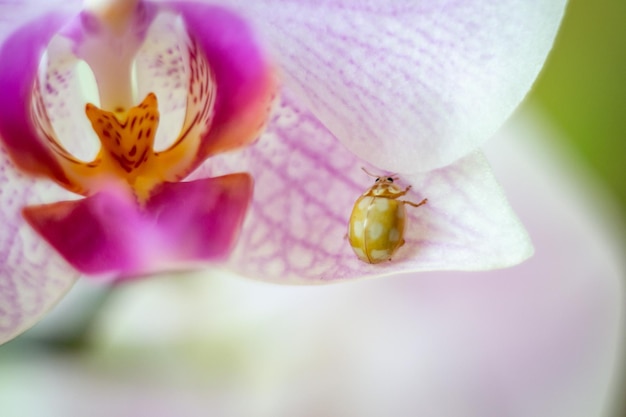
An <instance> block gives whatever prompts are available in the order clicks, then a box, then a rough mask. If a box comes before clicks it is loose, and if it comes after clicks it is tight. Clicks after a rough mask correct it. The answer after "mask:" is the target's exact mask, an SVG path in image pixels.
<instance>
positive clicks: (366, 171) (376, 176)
mask: <svg viewBox="0 0 626 417" xmlns="http://www.w3.org/2000/svg"><path fill="white" fill-rule="evenodd" d="M361 169H362V170H363V172H365V173H366V174H367V175H369V176H370V177H373V178H378V177H380V175H374V174H372V173H371V172H369V171H368V170H367V169H365V167H361Z"/></svg>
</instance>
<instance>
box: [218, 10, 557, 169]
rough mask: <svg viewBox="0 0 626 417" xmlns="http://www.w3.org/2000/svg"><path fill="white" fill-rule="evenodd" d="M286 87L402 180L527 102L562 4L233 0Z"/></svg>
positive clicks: (462, 149)
mask: <svg viewBox="0 0 626 417" xmlns="http://www.w3.org/2000/svg"><path fill="white" fill-rule="evenodd" d="M225 3H228V5H229V6H231V7H234V8H236V10H238V11H239V12H240V13H242V15H243V16H246V17H248V18H249V19H250V20H251V21H254V22H255V23H256V24H257V26H258V31H259V33H262V34H264V35H265V36H267V38H268V40H269V43H270V45H271V46H272V47H273V48H274V49H275V52H276V53H275V55H276V59H277V61H278V63H279V64H280V67H281V69H282V72H283V75H284V81H285V83H286V84H287V85H288V86H289V87H290V88H291V89H293V91H295V92H296V93H298V95H299V96H300V97H301V99H302V100H303V101H302V102H303V104H304V105H305V106H306V107H307V108H309V109H310V110H311V111H312V112H313V114H315V115H316V116H317V117H318V118H319V119H320V120H322V122H323V123H324V124H325V125H326V127H327V128H328V129H329V130H330V131H331V132H333V133H334V134H335V136H337V138H339V140H341V141H342V143H343V144H344V145H346V147H347V148H348V149H349V150H351V151H352V152H354V153H356V154H357V155H358V156H360V157H361V158H363V159H364V160H367V161H368V162H370V163H371V164H373V165H375V166H378V167H380V168H385V169H388V170H390V171H394V172H405V173H410V172H418V171H420V172H422V171H427V170H431V169H434V168H439V167H442V166H446V165H448V164H450V163H451V162H453V161H455V160H456V159H458V158H460V157H462V156H464V155H467V154H468V153H469V152H470V151H472V150H474V149H476V148H477V147H479V146H480V145H481V144H483V143H484V142H485V141H486V140H487V139H488V138H489V137H491V136H492V135H493V134H494V133H495V131H496V130H497V129H498V127H500V125H502V123H503V122H504V121H505V119H506V118H507V117H509V116H510V114H511V113H512V111H513V110H514V109H515V107H516V106H517V105H518V104H519V103H520V101H521V100H522V99H523V97H524V96H525V94H526V93H527V92H528V90H529V88H530V86H531V84H532V82H533V81H534V79H535V77H536V76H537V74H538V72H539V70H540V69H541V66H542V65H543V62H544V60H545V58H546V55H547V53H548V52H549V50H550V48H551V47H552V43H553V40H554V37H555V35H556V31H557V28H558V26H559V23H560V21H561V17H562V15H563V11H564V7H565V3H566V1H565V0H557V1H539V0H530V1H529V0H504V1H502V0H489V1H485V0H469V1H461V2H459V1H440V2H432V1H402V0H396V1H386V2H371V1H349V0H333V1H330V0H329V1H322V2H320V1H312V0H305V1H301V0H297V1H295V0H291V1H285V0H265V1H256V2H250V1H248V0H228V1H227V2H225Z"/></svg>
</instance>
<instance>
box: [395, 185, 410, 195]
mask: <svg viewBox="0 0 626 417" xmlns="http://www.w3.org/2000/svg"><path fill="white" fill-rule="evenodd" d="M411 187H412V186H411V185H409V186H408V187H406V188H405V189H404V191H400V192H399V193H397V194H395V193H394V195H393V198H398V197H402V196H403V195H405V194H406V193H408V192H409V190H410V189H411Z"/></svg>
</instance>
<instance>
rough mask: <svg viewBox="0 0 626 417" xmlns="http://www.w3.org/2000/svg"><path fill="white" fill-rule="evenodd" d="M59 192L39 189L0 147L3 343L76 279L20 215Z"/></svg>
mask: <svg viewBox="0 0 626 417" xmlns="http://www.w3.org/2000/svg"><path fill="white" fill-rule="evenodd" d="M61 194H62V192H60V189H59V188H58V187H56V186H55V185H53V184H50V183H46V184H44V183H41V182H38V184H37V186H35V183H34V181H33V180H31V179H28V178H26V177H24V176H22V175H21V174H19V173H18V172H17V171H16V169H15V167H14V166H13V165H12V164H11V163H10V162H9V160H8V157H7V155H6V153H5V152H4V151H3V150H2V149H0V344H1V343H4V342H6V341H7V340H10V339H12V338H13V337H15V336H16V335H18V334H19V333H21V332H23V331H24V330H26V329H27V328H29V327H31V326H32V325H33V324H35V322H36V321H38V320H39V318H40V317H41V316H43V315H44V314H45V313H46V312H47V311H48V310H49V309H50V308H52V306H53V305H54V304H56V303H57V302H58V301H59V299H60V298H61V297H62V296H63V295H65V293H66V292H67V291H68V290H69V289H70V288H71V286H72V284H73V283H74V281H75V280H76V278H78V273H77V272H76V271H74V270H73V269H72V268H71V267H70V266H69V265H68V264H67V263H66V262H65V261H63V259H61V257H60V256H58V255H57V254H56V252H54V250H53V249H52V248H50V247H49V246H48V245H47V244H46V243H45V242H44V241H43V240H42V239H41V238H40V237H39V236H37V235H36V234H35V232H34V231H33V230H32V229H31V228H30V227H29V226H28V225H27V224H26V222H25V221H24V219H23V218H22V215H21V209H22V207H23V206H24V205H25V204H26V203H28V202H31V203H33V202H34V203H37V202H41V201H42V198H46V197H50V196H56V197H57V198H58V196H59V195H61Z"/></svg>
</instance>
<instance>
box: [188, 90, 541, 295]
mask: <svg viewBox="0 0 626 417" xmlns="http://www.w3.org/2000/svg"><path fill="white" fill-rule="evenodd" d="M283 93H284V94H283V98H282V102H281V104H280V106H278V108H277V109H276V110H275V113H274V116H273V119H272V121H271V123H270V125H269V127H268V130H267V131H266V132H265V133H264V134H263V135H262V136H261V139H260V140H259V142H258V143H257V144H255V145H253V146H252V147H250V148H247V149H246V150H245V151H243V152H242V153H241V154H238V155H236V156H233V157H231V156H221V157H217V158H214V159H212V160H211V161H210V163H208V164H207V165H206V167H205V168H204V169H203V170H201V171H199V172H198V173H196V174H195V175H197V176H199V177H200V176H202V175H206V174H207V173H208V172H213V173H216V172H229V171H232V170H233V169H242V168H244V169H245V170H246V171H247V172H250V173H251V175H252V176H253V177H254V179H255V183H256V187H255V198H254V202H253V205H252V208H251V211H250V213H249V215H248V217H247V219H246V223H245V226H244V230H243V232H242V236H241V238H240V241H239V244H238V246H237V248H236V250H235V252H234V253H233V256H232V258H231V260H230V262H229V264H230V266H231V267H232V268H233V269H234V270H235V271H237V272H239V273H241V274H244V275H247V276H250V277H256V278H261V279H266V280H270V281H277V282H283V283H292V282H301V283H302V282H304V283H313V282H323V281H325V282H328V281H332V280H341V279H348V278H356V277H361V276H380V275H388V274H392V273H397V272H402V271H426V270H445V269H447V270H450V269H460V270H480V269H493V268H501V267H505V266H510V265H513V264H516V263H519V262H521V261H523V260H524V259H526V258H527V257H528V256H530V254H531V253H532V246H531V244H530V242H529V240H528V237H527V235H526V232H525V231H524V228H523V227H522V225H521V224H520V223H519V221H518V220H517V218H516V217H515V214H514V213H513V212H512V210H511V209H510V207H509V205H508V203H507V202H506V198H505V197H504V195H503V194H502V191H501V189H500V187H499V186H498V184H497V183H496V181H495V179H494V177H493V175H492V174H491V170H490V168H489V165H488V164H487V162H486V160H485V158H484V157H483V156H482V155H481V154H479V153H475V154H472V155H470V156H467V157H465V158H463V159H462V160H460V161H458V162H457V163H455V164H453V165H451V166H449V167H446V168H442V169H439V170H435V171H432V172H429V173H427V174H423V175H412V176H404V177H403V178H402V180H403V183H404V184H405V185H406V184H411V185H413V190H412V191H411V192H410V193H409V194H407V196H406V199H407V200H410V201H414V202H418V201H420V200H421V199H422V198H428V199H429V201H428V204H426V205H425V206H422V207H419V208H413V207H407V212H408V226H407V229H406V231H405V235H404V237H405V239H406V244H405V245H404V246H403V247H402V248H400V249H399V250H398V252H397V253H396V255H395V256H394V257H393V260H392V261H391V262H386V263H382V264H377V265H369V264H366V263H364V262H362V261H360V260H358V259H357V257H356V256H355V254H354V253H353V252H352V249H351V248H350V245H349V243H348V241H347V239H346V238H345V236H346V233H347V230H348V219H349V217H350V212H351V210H352V206H353V204H354V202H355V201H356V199H357V198H358V197H359V196H360V195H361V194H362V193H363V192H364V191H365V190H366V189H367V188H369V187H370V186H371V184H372V181H373V179H372V178H369V177H368V176H366V175H365V174H364V173H363V171H361V167H362V166H363V162H362V161H360V160H359V159H358V158H357V157H356V156H354V155H353V154H352V153H351V152H350V151H348V150H347V149H345V148H344V147H343V146H342V145H341V144H340V143H339V141H337V140H336V139H335V138H334V136H333V135H332V134H331V133H330V132H329V131H328V130H327V129H326V128H325V127H324V126H323V125H322V124H321V123H320V122H319V121H318V120H317V119H316V117H315V116H314V115H313V114H311V113H310V112H307V111H306V110H304V109H303V108H301V107H299V106H298V105H297V104H296V102H295V101H293V100H292V99H290V98H289V96H288V94H287V92H283Z"/></svg>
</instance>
